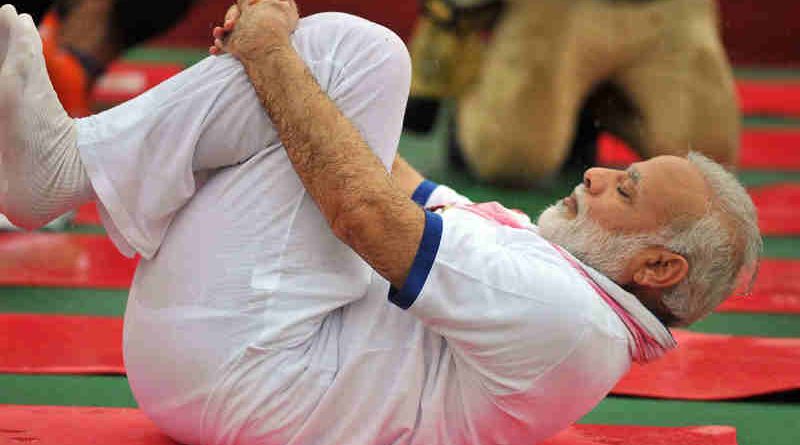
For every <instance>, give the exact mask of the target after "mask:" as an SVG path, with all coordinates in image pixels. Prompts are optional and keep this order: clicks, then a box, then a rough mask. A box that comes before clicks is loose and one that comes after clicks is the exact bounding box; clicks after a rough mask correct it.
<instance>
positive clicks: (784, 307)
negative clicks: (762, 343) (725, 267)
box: [717, 259, 800, 323]
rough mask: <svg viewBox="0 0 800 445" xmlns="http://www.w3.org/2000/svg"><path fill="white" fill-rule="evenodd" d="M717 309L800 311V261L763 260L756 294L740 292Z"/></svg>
mask: <svg viewBox="0 0 800 445" xmlns="http://www.w3.org/2000/svg"><path fill="white" fill-rule="evenodd" d="M717 311H718V312H758V313H768V314H800V261H798V260H778V259H764V260H761V264H760V265H759V268H758V276H757V277H756V282H755V283H754V284H753V289H752V293H751V294H750V295H742V294H741V292H737V294H735V295H734V296H732V297H730V298H729V299H728V300H726V301H725V302H724V303H722V304H721V305H720V306H719V307H718V308H717ZM797 322H798V323H800V319H798V320H797Z"/></svg>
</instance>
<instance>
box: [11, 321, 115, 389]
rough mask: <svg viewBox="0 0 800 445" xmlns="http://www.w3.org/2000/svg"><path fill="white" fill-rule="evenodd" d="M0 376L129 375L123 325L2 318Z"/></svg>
mask: <svg viewBox="0 0 800 445" xmlns="http://www.w3.org/2000/svg"><path fill="white" fill-rule="evenodd" d="M0 372H7V373H15V374H124V373H125V367H124V365H123V363H122V319H121V318H112V317H88V316H78V315H72V316H66V315H33V314H30V315H29V314H0Z"/></svg>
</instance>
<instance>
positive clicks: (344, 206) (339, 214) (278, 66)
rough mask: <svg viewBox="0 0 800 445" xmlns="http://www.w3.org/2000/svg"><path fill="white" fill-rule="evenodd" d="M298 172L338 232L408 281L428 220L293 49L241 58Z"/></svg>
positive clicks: (388, 272)
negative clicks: (397, 184) (395, 182)
mask: <svg viewBox="0 0 800 445" xmlns="http://www.w3.org/2000/svg"><path fill="white" fill-rule="evenodd" d="M241 61H242V63H243V65H244V67H245V70H246V71H247V74H248V76H249V77H250V80H251V81H252V83H253V86H254V87H255V90H256V92H257V94H258V96H259V98H260V99H261V102H262V103H263V105H264V107H265V109H266V110H267V112H268V114H269V116H270V118H271V119H272V122H273V124H274V125H275V127H276V129H277V130H278V133H279V135H280V138H281V141H282V142H283V145H284V146H285V149H286V152H287V154H288V157H289V159H290V161H291V162H292V165H293V166H294V169H295V171H296V172H297V174H298V176H299V177H300V179H301V181H302V182H303V184H304V186H305V188H306V190H307V191H308V193H309V194H310V195H311V196H312V197H313V198H314V200H315V201H316V202H317V204H318V205H319V207H320V210H321V211H322V213H323V215H324V216H325V218H326V219H327V221H328V223H329V224H330V226H331V228H332V229H333V231H334V233H336V235H337V236H338V237H339V238H340V239H342V240H343V241H344V242H345V243H347V244H348V245H350V247H352V248H353V249H354V250H355V251H356V252H357V253H358V254H359V255H361V256H362V257H363V258H364V259H365V260H366V261H367V262H368V263H369V264H370V265H371V266H372V267H373V268H374V269H375V270H376V271H378V273H380V274H381V275H383V276H384V277H385V278H386V279H387V280H389V281H390V282H391V283H392V284H394V285H395V286H400V285H402V284H403V282H404V281H405V279H406V275H407V273H408V270H409V268H410V266H411V263H412V262H413V259H414V255H415V254H416V248H417V246H418V244H419V240H420V238H421V237H422V231H423V229H424V214H423V213H422V211H421V210H420V209H419V208H418V207H417V206H416V205H414V204H413V202H411V201H410V200H409V199H408V197H407V195H405V194H404V193H403V191H401V190H400V189H399V188H398V187H397V186H396V185H395V184H394V182H393V181H392V178H391V176H390V175H389V173H388V172H387V171H386V169H385V168H384V167H383V165H382V164H381V163H380V161H379V160H378V158H377V157H376V156H375V155H374V154H373V153H372V151H371V150H370V148H369V146H368V145H367V144H366V142H365V141H364V139H363V137H362V136H361V134H360V133H359V131H358V130H357V129H356V128H355V126H354V125H353V124H352V123H351V122H350V121H349V120H348V119H347V118H346V117H344V116H343V115H342V113H341V112H340V111H339V110H338V108H337V107H336V105H335V104H334V103H333V102H332V101H331V100H330V99H329V98H328V97H327V95H326V94H325V93H324V92H323V91H322V90H321V89H320V87H319V85H317V83H316V81H315V80H314V78H313V77H312V76H311V74H310V72H309V71H308V69H307V68H306V66H305V64H304V63H303V61H302V59H300V57H299V56H298V55H297V53H296V52H295V51H294V49H293V48H291V46H288V45H287V46H281V47H279V48H274V49H272V50H271V51H270V52H268V53H266V52H261V53H257V54H252V55H248V57H246V58H244V57H243V58H241Z"/></svg>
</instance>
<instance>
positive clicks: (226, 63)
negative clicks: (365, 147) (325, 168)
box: [78, 14, 630, 445]
mask: <svg viewBox="0 0 800 445" xmlns="http://www.w3.org/2000/svg"><path fill="white" fill-rule="evenodd" d="M293 42H294V44H295V46H296V48H297V49H298V52H299V53H300V54H301V56H302V57H303V59H304V60H305V61H306V63H307V64H308V66H309V68H310V70H311V72H312V73H313V75H314V76H315V78H316V79H317V81H318V82H319V83H320V85H321V87H322V88H323V89H324V90H325V91H326V92H327V93H328V94H329V95H330V96H331V97H332V99H333V100H334V101H335V102H336V103H337V105H338V106H339V107H340V109H341V110H342V111H343V112H344V114H345V115H347V116H348V117H350V118H351V119H352V120H353V122H354V123H355V124H356V126H357V127H358V128H359V129H360V130H361V132H362V134H363V135H364V137H365V138H366V140H367V142H368V143H369V144H370V146H371V147H372V148H373V149H374V151H375V153H376V154H377V155H378V156H379V157H380V159H381V160H382V161H383V163H384V165H385V166H387V168H388V167H389V166H390V165H391V162H392V160H393V157H394V154H395V150H396V147H397V143H398V140H399V137H400V132H401V125H402V116H403V111H404V109H405V98H406V95H407V93H408V86H409V71H410V69H409V62H408V55H407V53H406V51H405V47H404V46H403V44H402V42H401V41H400V40H399V39H398V38H397V37H396V36H395V35H393V34H391V33H390V32H388V31H387V30H385V29H384V28H381V27H379V26H377V25H375V24H371V23H369V22H366V21H364V20H361V19H357V18H354V17H352V16H347V15H343V14H320V15H316V16H312V17H309V18H306V19H303V20H302V21H301V24H300V28H299V29H298V31H297V32H296V33H295V35H294V37H293ZM78 133H79V149H80V151H81V156H82V159H83V161H84V163H85V165H86V168H87V171H88V172H89V174H90V176H91V179H92V184H93V186H94V188H95V191H96V194H97V196H98V201H99V203H100V204H101V211H102V214H103V217H104V222H105V225H106V227H107V229H108V230H109V232H110V233H111V235H112V236H113V238H114V241H115V243H116V244H117V245H118V246H119V247H120V249H121V250H123V251H124V252H127V253H129V254H130V253H134V252H138V253H139V254H141V255H142V256H143V260H142V262H141V263H140V266H139V268H138V270H137V272H136V276H135V279H134V282H133V286H132V289H131V294H130V298H129V302H128V308H127V311H126V314H125V334H124V354H125V364H126V367H127V371H128V376H129V380H130V384H131V388H132V390H133V393H134V395H135V397H136V400H137V401H138V403H139V405H140V407H141V409H142V410H144V412H145V413H147V414H148V415H149V416H150V417H151V418H152V419H153V420H154V421H155V422H156V424H157V425H158V426H159V427H160V428H161V429H162V430H163V431H164V432H166V433H167V434H169V435H170V436H172V437H173V438H174V439H176V440H177V441H179V442H183V443H187V444H233V443H237V444H259V445H269V444H281V445H285V444H298V445H301V444H302V445H306V444H320V445H323V444H330V445H346V444H357V445H368V444H369V445H372V444H374V445H387V444H418V445H437V444H441V445H454V444H466V443H469V444H520V443H525V444H532V443H535V442H536V441H538V440H540V439H543V438H545V437H547V436H549V435H551V434H554V433H555V432H557V431H558V430H559V429H561V428H564V427H566V426H567V425H568V424H569V423H571V422H573V421H575V420H576V419H578V418H579V417H580V416H582V415H583V414H584V413H586V412H587V411H589V410H590V409H591V408H592V407H593V406H594V405H595V404H596V403H598V402H599V401H600V400H601V399H602V398H603V397H604V396H605V394H606V393H607V392H608V391H609V390H610V389H611V388H612V386H613V385H614V383H615V382H616V381H617V380H618V379H619V378H620V377H621V376H622V375H623V373H624V372H625V371H626V370H627V369H628V366H629V364H630V355H629V353H628V348H629V341H630V337H629V334H628V332H627V331H626V328H625V326H624V325H623V324H622V323H621V322H620V320H619V318H618V317H617V316H616V314H615V313H614V312H613V311H612V310H611V309H610V308H609V307H608V306H607V305H606V304H605V303H604V302H603V301H602V299H600V298H599V296H598V295H597V294H596V293H595V291H594V290H593V289H592V288H591V287H590V286H589V285H588V284H587V282H586V281H585V279H584V278H583V277H582V276H581V275H580V274H579V273H578V272H577V271H576V270H575V269H574V268H572V267H571V266H570V265H569V263H568V262H567V261H566V260H565V259H564V258H563V257H561V256H560V255H559V253H558V252H557V251H556V250H555V249H554V248H553V247H552V246H551V245H549V243H547V242H546V241H545V240H543V239H542V238H540V237H539V236H538V235H537V234H536V232H535V231H530V230H518V229H512V228H508V227H503V226H500V225H497V224H496V223H493V222H491V221H487V220H483V219H482V218H480V217H478V216H476V215H474V214H471V213H469V212H465V211H459V210H448V211H445V212H443V213H442V214H441V215H438V214H433V213H428V214H427V215H428V224H427V225H426V229H425V238H424V241H423V243H422V245H421V247H420V252H419V254H418V257H417V260H416V261H415V263H414V267H413V269H412V272H411V274H410V276H409V281H408V283H407V285H406V286H404V288H403V289H401V290H400V291H399V292H392V300H393V301H394V302H396V303H397V304H400V305H402V306H403V307H406V306H407V307H409V309H408V310H403V309H400V308H399V307H397V306H395V305H392V304H390V303H389V302H388V301H387V295H388V294H389V290H390V289H389V287H390V286H389V284H388V283H387V282H386V280H384V279H383V278H381V277H380V276H379V275H377V274H376V273H374V272H373V271H372V270H371V269H370V268H369V267H368V265H367V264H365V263H364V262H363V261H362V260H361V259H360V258H359V257H358V256H357V255H356V254H355V253H353V252H352V251H351V250H350V249H349V248H348V247H347V246H345V245H344V244H342V243H341V242H340V241H338V240H337V239H336V238H335V237H334V236H333V235H332V234H331V232H330V230H329V228H328V227H327V225H326V223H325V220H324V219H323V217H322V215H321V214H320V213H319V211H318V209H317V207H316V205H315V204H314V203H313V201H312V200H311V198H310V197H309V196H308V195H307V194H306V192H305V190H304V189H303V187H302V184H301V183H300V181H299V180H298V178H297V176H296V174H295V173H294V171H293V170H292V167H291V165H290V163H289V161H288V159H287V157H286V155H285V153H284V151H283V148H282V146H281V145H280V141H279V140H278V139H277V135H276V133H275V130H274V128H273V127H272V125H271V124H270V122H269V120H268V118H267V116H266V114H265V113H264V111H263V110H262V108H261V106H260V105H259V102H258V100H257V98H256V96H255V94H254V92H253V91H252V87H251V86H250V84H249V82H248V80H247V78H246V76H245V74H244V72H243V70H242V68H241V66H240V65H239V64H238V62H236V61H235V60H234V59H232V58H230V57H227V56H225V57H217V58H209V59H207V60H205V61H203V62H201V63H199V64H197V65H195V66H194V67H192V68H190V69H188V70H187V71H185V72H183V73H181V74H180V75H178V76H176V77H175V78H173V79H171V80H169V81H167V82H165V83H164V84H162V85H159V86H158V87H156V88H155V89H153V90H152V91H150V92H148V93H146V94H145V95H144V96H142V97H140V98H137V99H135V100H134V101H132V102H130V103H128V104H124V105H122V106H120V107H117V108H115V109H112V110H110V111H108V112H106V113H103V114H100V115H98V116H95V117H92V118H88V119H84V120H81V121H79V123H78ZM430 192H434V193H433V195H432V197H430ZM447 195H448V193H441V189H440V191H439V193H437V192H436V191H435V190H427V191H425V192H424V193H421V194H420V196H422V198H420V199H421V202H426V203H427V204H436V202H433V201H435V200H436V199H437V196H438V197H439V199H443V197H447V199H451V198H452V196H449V197H448V196H447ZM418 198H419V196H418ZM609 283H610V284H609ZM605 284H606V285H607V286H614V285H613V283H611V282H610V281H608V282H607V283H605ZM613 291H614V292H624V291H622V290H621V289H619V288H616V289H614V290H613Z"/></svg>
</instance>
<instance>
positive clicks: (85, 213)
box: [72, 202, 102, 226]
mask: <svg viewBox="0 0 800 445" xmlns="http://www.w3.org/2000/svg"><path fill="white" fill-rule="evenodd" d="M72 223H73V224H76V225H79V226H99V225H101V224H102V221H101V220H100V214H99V213H98V212H97V204H95V203H93V202H90V203H88V204H84V205H82V206H81V207H80V208H79V209H78V211H77V212H75V218H73V219H72Z"/></svg>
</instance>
